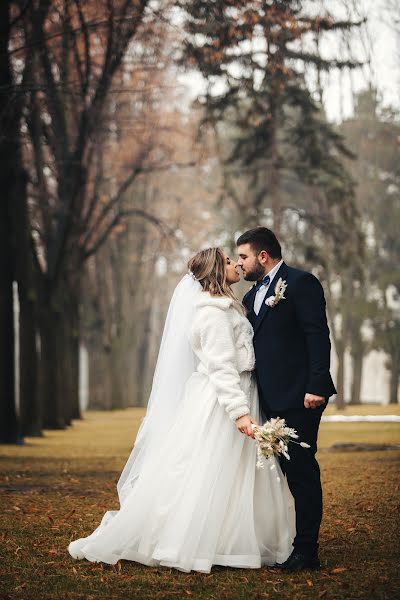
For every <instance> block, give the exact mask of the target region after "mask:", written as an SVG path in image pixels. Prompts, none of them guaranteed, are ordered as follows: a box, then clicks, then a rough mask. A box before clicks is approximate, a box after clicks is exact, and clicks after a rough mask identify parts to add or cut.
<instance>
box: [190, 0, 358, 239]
mask: <svg viewBox="0 0 400 600" xmlns="http://www.w3.org/2000/svg"><path fill="white" fill-rule="evenodd" d="M180 5H181V6H182V7H183V9H184V10H185V11H186V14H187V21H186V30H187V32H188V35H189V40H188V42H187V44H186V50H185V59H186V62H187V64H188V65H189V66H190V67H195V68H197V69H198V70H199V71H200V72H201V73H202V75H203V76H204V77H205V78H206V80H207V81H208V83H209V87H208V91H207V93H206V94H205V95H204V97H203V99H202V103H203V105H204V107H205V110H206V117H205V122H208V123H212V124H214V125H216V126H218V124H220V123H223V122H227V123H228V124H230V129H231V132H232V135H231V136H230V139H229V144H228V145H227V146H228V150H229V153H228V155H227V156H225V157H224V162H225V163H227V164H229V165H231V166H232V170H235V171H236V175H237V176H238V175H240V176H242V172H243V171H244V170H245V169H247V171H248V177H249V179H250V181H251V185H250V194H251V197H252V199H253V204H252V206H250V207H249V206H248V204H247V205H246V207H244V206H243V204H242V205H241V207H240V208H241V209H243V208H246V209H249V208H250V212H251V217H252V218H253V219H254V220H259V219H260V216H261V215H262V214H263V212H262V211H263V210H264V209H265V206H266V201H267V199H268V203H269V206H270V209H271V211H272V225H273V227H274V229H275V231H277V233H279V232H280V230H281V226H282V220H283V208H284V207H283V202H282V195H283V194H284V192H285V190H287V189H288V188H289V189H290V186H291V185H293V178H295V179H297V180H298V181H299V182H300V183H303V184H304V185H306V186H313V187H321V186H322V187H323V186H324V183H325V178H326V175H328V176H331V175H332V172H333V171H334V172H335V175H336V176H338V175H339V173H340V168H342V166H343V165H342V163H341V162H340V160H338V156H340V155H342V156H347V155H348V151H347V149H346V148H345V146H344V144H343V141H342V138H341V136H339V135H338V134H337V133H336V132H335V131H334V130H333V128H332V127H331V126H329V125H328V124H327V123H326V121H325V120H324V118H323V115H322V114H321V111H320V108H319V107H318V106H317V104H316V102H315V100H314V99H313V96H312V93H311V91H310V90H309V88H308V86H307V84H306V78H305V68H307V69H310V68H314V69H318V70H330V69H332V68H345V67H349V68H352V67H354V66H356V64H357V63H356V62H354V61H352V60H351V59H350V58H349V59H343V60H339V59H332V60H327V59H323V58H322V57H321V55H320V54H319V53H318V52H315V51H313V50H312V49H311V47H310V44H309V43H308V42H309V41H310V36H313V35H316V34H318V35H322V34H323V33H327V32H337V31H343V30H349V29H351V28H353V27H355V26H357V25H359V23H354V22H351V21H339V20H335V19H334V18H333V17H332V16H331V15H330V14H329V13H326V14H325V15H324V16H320V15H318V16H311V14H308V13H307V12H306V10H305V9H304V7H303V3H302V2H300V1H298V0H293V1H289V2H283V1H278V0H275V1H259V2H229V3H226V2H214V3H212V5H211V6H210V3H207V2H203V1H189V2H181V3H180ZM215 84H218V89H221V90H222V91H221V92H220V93H219V94H216V93H214V92H213V86H214V85H215ZM321 150H322V152H321ZM233 187H234V186H232V185H231V186H230V189H232V188H233ZM247 189H249V187H247ZM236 203H237V198H236Z"/></svg>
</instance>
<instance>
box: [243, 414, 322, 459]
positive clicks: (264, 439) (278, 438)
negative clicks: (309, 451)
mask: <svg viewBox="0 0 400 600" xmlns="http://www.w3.org/2000/svg"><path fill="white" fill-rule="evenodd" d="M253 433H254V438H255V441H256V444H257V467H258V468H259V469H262V468H264V459H265V458H271V457H272V456H277V457H278V456H279V455H282V456H284V457H285V458H286V459H287V460H290V456H289V452H288V446H289V443H290V442H292V443H294V444H299V445H300V446H302V447H303V448H310V445H309V444H306V442H297V441H296V440H297V439H298V438H299V436H298V435H297V432H296V430H295V429H293V428H292V427H287V425H286V421H285V419H281V418H280V417H277V418H276V419H270V420H269V421H266V423H264V425H261V426H260V425H253ZM272 467H273V465H272V466H271V468H272Z"/></svg>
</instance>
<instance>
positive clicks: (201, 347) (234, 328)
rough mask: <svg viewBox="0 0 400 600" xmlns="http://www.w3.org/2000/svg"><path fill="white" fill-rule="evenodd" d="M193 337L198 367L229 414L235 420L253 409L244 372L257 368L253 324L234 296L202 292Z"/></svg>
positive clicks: (191, 334)
mask: <svg viewBox="0 0 400 600" xmlns="http://www.w3.org/2000/svg"><path fill="white" fill-rule="evenodd" d="M190 341H191V344H192V347H193V350H194V352H195V354H196V356H197V357H198V358H199V360H200V364H199V366H198V371H200V372H202V373H205V374H206V375H208V376H209V378H210V380H211V382H212V384H213V385H214V387H215V389H216V393H217V399H218V402H219V403H220V404H221V405H222V406H223V407H224V408H225V410H226V411H227V413H228V415H229V417H230V418H231V419H232V420H233V421H235V420H236V419H238V418H239V417H242V416H244V415H247V414H248V413H249V412H250V409H249V405H248V398H247V397H246V394H245V393H244V391H243V390H242V388H241V386H240V373H243V372H244V371H252V370H253V369H254V364H255V358H254V349H253V328H252V326H251V324H250V323H249V321H248V320H247V318H246V317H245V316H244V315H243V314H241V313H240V312H239V310H238V309H237V308H235V305H234V302H233V300H232V299H231V298H228V297H223V298H222V297H216V296H211V295H210V294H209V292H202V294H201V298H200V300H199V301H198V302H197V304H196V311H195V315H194V320H193V324H192V327H191V331H190Z"/></svg>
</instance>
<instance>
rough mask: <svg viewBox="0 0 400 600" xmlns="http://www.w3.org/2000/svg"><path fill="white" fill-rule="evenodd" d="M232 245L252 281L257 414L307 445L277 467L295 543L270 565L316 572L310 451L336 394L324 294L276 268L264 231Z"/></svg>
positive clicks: (274, 244) (317, 503)
mask: <svg viewBox="0 0 400 600" xmlns="http://www.w3.org/2000/svg"><path fill="white" fill-rule="evenodd" d="M237 246H238V254H239V260H238V263H237V264H238V266H240V267H241V269H242V271H243V275H244V278H245V279H246V280H247V281H254V282H256V283H255V285H254V286H253V287H252V288H251V289H250V291H249V292H247V294H246V295H245V297H244V298H243V303H244V305H245V306H246V308H247V312H248V318H249V320H250V322H251V324H252V325H253V328H254V349H255V355H256V377H257V384H258V390H259V396H260V405H261V409H262V412H263V413H264V414H265V417H266V418H271V417H278V416H279V417H282V418H284V419H285V421H286V423H287V425H288V426H289V427H293V428H294V429H296V431H297V433H298V435H299V439H300V441H304V442H307V443H308V444H310V446H311V448H310V449H305V448H302V447H301V446H299V445H298V444H291V445H290V447H289V453H290V460H286V459H284V458H283V459H282V461H281V462H282V469H283V470H284V472H285V473H286V477H287V481H288V485H289V488H290V491H291V493H292V495H293V497H294V501H295V507H296V537H295V540H294V544H293V546H294V548H293V552H292V554H291V555H290V557H289V558H288V559H287V560H286V562H284V563H283V564H281V565H277V566H278V567H280V568H281V569H283V570H285V571H300V570H302V569H318V568H320V562H319V559H318V533H319V528H320V524H321V519H322V489H321V481H320V471H319V465H318V463H317V461H316V458H315V453H316V451H317V435H318V428H319V423H320V420H321V415H322V412H323V410H324V408H325V406H326V404H327V402H328V399H329V397H330V396H332V395H333V394H335V393H336V390H335V387H334V385H333V382H332V378H331V375H330V372H329V363H330V347H331V346H330V341H329V329H328V324H327V320H326V314H325V298H324V293H323V290H322V286H321V284H320V283H319V281H318V279H317V278H316V277H314V275H312V274H311V273H307V272H306V271H300V270H299V269H294V268H292V267H288V266H287V265H286V264H285V263H284V262H283V260H282V254H281V246H280V244H279V242H278V240H277V238H276V236H275V234H274V233H273V232H272V231H271V230H270V229H267V228H266V227H257V228H255V229H251V230H250V231H246V233H244V234H243V235H241V236H240V237H239V239H238V240H237ZM279 279H281V280H282V281H283V282H284V283H285V284H286V286H287V287H286V289H285V290H284V298H282V297H281V299H279V294H277V293H276V288H277V282H278V280H279ZM271 304H273V305H272V306H271ZM243 418H245V417H243Z"/></svg>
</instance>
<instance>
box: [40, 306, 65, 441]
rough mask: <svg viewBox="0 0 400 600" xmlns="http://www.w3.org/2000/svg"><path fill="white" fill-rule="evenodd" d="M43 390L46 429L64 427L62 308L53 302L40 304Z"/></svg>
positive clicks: (44, 424)
mask: <svg viewBox="0 0 400 600" xmlns="http://www.w3.org/2000/svg"><path fill="white" fill-rule="evenodd" d="M41 309H42V311H41V318H40V340H41V356H40V369H41V383H42V389H41V394H42V398H43V426H44V427H45V428H46V429H64V427H65V418H64V409H63V406H62V399H63V392H62V388H61V387H60V382H61V381H62V375H63V373H62V352H61V348H62V344H63V341H64V336H63V332H62V319H61V314H60V310H59V309H55V308H54V307H53V306H52V303H50V302H49V303H48V304H47V305H44V306H42V307H41Z"/></svg>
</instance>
